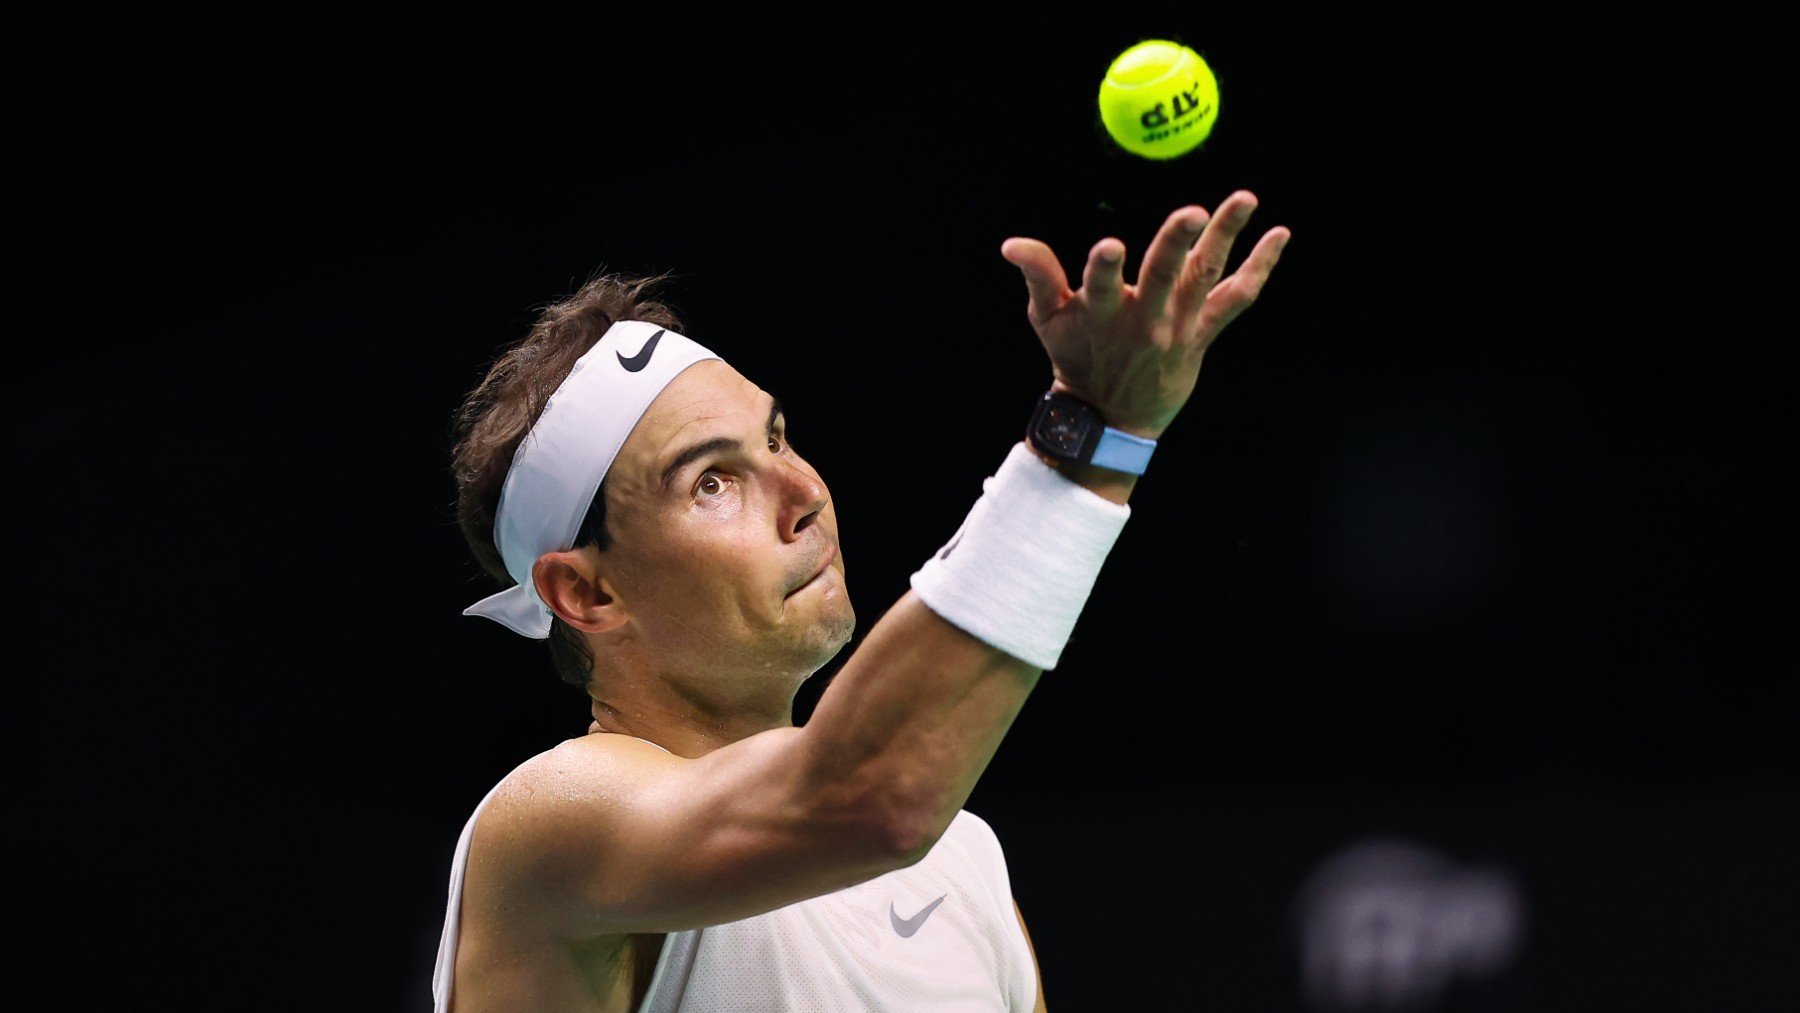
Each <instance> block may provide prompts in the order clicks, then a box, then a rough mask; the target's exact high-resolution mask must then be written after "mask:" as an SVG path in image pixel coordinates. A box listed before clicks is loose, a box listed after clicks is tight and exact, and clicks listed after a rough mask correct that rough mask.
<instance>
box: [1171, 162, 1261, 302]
mask: <svg viewBox="0 0 1800 1013" xmlns="http://www.w3.org/2000/svg"><path fill="white" fill-rule="evenodd" d="M1255 211H1256V195H1255V194H1253V193H1251V192H1250V191H1248V190H1239V191H1237V192H1236V193H1233V194H1232V195H1231V196H1229V197H1227V198H1225V203H1223V204H1221V205H1219V213H1218V214H1216V215H1213V218H1212V221H1210V222H1208V223H1207V225H1206V231H1205V232H1203V233H1201V234H1200V241H1199V242H1197V243H1195V244H1194V248H1193V249H1192V250H1191V251H1189V252H1188V255H1187V261H1186V263H1185V264H1184V265H1183V267H1182V276H1181V280H1180V282H1179V283H1177V287H1176V290H1175V297H1174V300H1173V301H1174V303H1175V312H1176V314H1177V315H1180V316H1184V317H1185V316H1186V315H1188V314H1191V313H1193V312H1194V311H1195V310H1197V309H1199V307H1200V304H1201V303H1202V302H1203V301H1205V299H1206V298H1207V296H1208V294H1209V293H1211V292H1212V290H1213V287H1214V286H1215V285H1217V284H1218V283H1219V279H1220V278H1222V277H1224V276H1225V264H1226V262H1227V261H1228V260H1229V259H1230V258H1231V246H1232V244H1233V243H1235V242H1237V237H1238V233H1240V232H1242V231H1243V230H1244V226H1245V225H1248V224H1249V222H1250V215H1251V214H1252V213H1253V212H1255Z"/></svg>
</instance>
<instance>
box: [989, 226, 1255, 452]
mask: <svg viewBox="0 0 1800 1013" xmlns="http://www.w3.org/2000/svg"><path fill="white" fill-rule="evenodd" d="M1255 210H1256V196H1255V195H1254V194H1252V193H1250V192H1249V191H1248V190H1239V191H1237V192H1236V193H1233V194H1232V195H1231V196H1230V197H1227V198H1226V199H1225V203H1224V204H1221V205H1220V206H1219V213H1218V214H1217V215H1216V216H1211V217H1210V218H1209V216H1208V215H1207V212H1206V209H1205V208H1203V207H1200V206H1199V205H1189V206H1187V207H1184V208H1180V209H1178V210H1176V211H1175V212H1174V213H1173V214H1171V215H1169V217H1168V219H1167V220H1166V221H1164V222H1163V226H1162V228H1161V229H1159V230H1158V231H1157V233H1156V238H1155V239H1153V240H1151V242H1150V249H1149V252H1148V253H1146V254H1145V255H1144V262H1143V265H1142V266H1141V267H1140V268H1139V270H1138V280H1137V284H1135V285H1127V284H1125V282H1124V278H1123V268H1124V263H1125V244H1124V243H1123V242H1121V241H1120V240H1118V239H1114V238H1112V237H1110V236H1109V237H1108V238H1106V239H1102V240H1100V241H1099V242H1098V243H1095V244H1094V247H1093V249H1091V250H1089V251H1088V261H1087V269H1086V270H1085V271H1084V272H1083V274H1082V279H1081V291H1079V292H1071V291H1069V283H1068V279H1067V278H1066V276H1064V274H1063V269H1062V265H1061V264H1060V263H1059V262H1058V261H1057V258H1056V254H1055V253H1053V252H1051V250H1050V247H1049V246H1047V245H1045V244H1044V243H1042V242H1040V241H1039V240H1036V239H1026V238H1023V237H1018V236H1015V237H1013V238H1010V239H1008V240H1007V241H1006V242H1004V243H1001V244H1000V255H1001V256H1002V257H1005V258H1006V260H1007V261H1008V262H1009V263H1012V264H1014V265H1017V266H1018V268H1019V270H1020V271H1021V272H1023V273H1024V275H1025V287H1026V288H1027V289H1029V290H1030V293H1031V299H1030V302H1029V303H1028V304H1027V305H1026V310H1025V312H1026V316H1027V317H1028V318H1029V319H1030V320H1031V325H1032V327H1034V328H1036V329H1037V333H1038V338H1039V340H1041V341H1043V343H1044V350H1045V351H1046V352H1049V353H1050V367H1051V371H1052V372H1053V373H1054V374H1055V379H1054V381H1052V383H1051V388H1052V389H1053V390H1063V391H1067V392H1069V393H1071V394H1074V395H1075V396H1076V397H1079V398H1081V399H1082V400H1083V401H1086V402H1087V403H1089V404H1091V405H1093V406H1094V407H1095V408H1096V409H1098V410H1099V412H1100V415H1101V417H1102V418H1104V419H1105V420H1106V422H1107V424H1108V425H1110V426H1113V427H1114V428H1117V429H1123V430H1124V431H1126V432H1128V433H1132V434H1134V435H1138V436H1146V437H1149V438H1151V439H1156V438H1158V437H1160V436H1161V435H1162V432H1163V430H1164V429H1167V428H1168V426H1169V423H1170V422H1171V421H1173V420H1174V418H1175V415H1176V413H1177V412H1179V411H1180V410H1181V406H1182V405H1184V404H1186V403H1187V399H1188V396H1189V395H1191V394H1192V393H1193V392H1194V383H1195V381H1196V380H1198V378H1199V376H1200V360H1201V358H1202V357H1203V356H1204V355H1205V354H1206V349H1207V347H1208V346H1210V345H1211V344H1212V343H1213V340H1214V339H1216V338H1217V337H1218V336H1219V332H1220V331H1222V330H1224V329H1225V325H1226V324H1229V323H1231V321H1233V320H1235V319H1236V318H1237V315H1238V314H1239V313H1242V312H1244V310H1245V309H1247V308H1248V307H1249V306H1250V304H1251V303H1253V302H1255V301H1256V297H1257V295H1259V294H1260V293H1261V292H1262V287H1263V284H1264V283H1265V282H1267V281H1268V280H1269V272H1270V271H1272V270H1274V268H1275V261H1276V260H1277V259H1279V258H1280V256H1281V251H1282V249H1283V248H1284V247H1285V246H1287V242H1288V238H1289V236H1290V233H1289V232H1288V230H1287V229H1285V228H1282V227H1280V226H1277V227H1275V228H1272V229H1270V230H1269V231H1268V232H1266V233H1264V234H1263V237H1262V238H1261V239H1260V240H1258V241H1257V243H1256V246H1255V248H1254V249H1252V250H1251V251H1250V256H1249V258H1248V259H1247V260H1245V261H1244V263H1243V265H1242V266H1241V267H1239V268H1238V270H1237V271H1236V272H1235V273H1234V274H1232V275H1231V277H1229V278H1225V279H1224V280H1223V281H1221V280H1220V276H1221V275H1223V274H1224V273H1225V261H1226V259H1227V258H1228V257H1229V256H1230V255H1231V244H1232V243H1233V242H1234V241H1235V240H1236V239H1237V236H1238V233H1239V232H1241V231H1242V230H1243V228H1244V225H1245V224H1246V223H1247V222H1248V221H1249V220H1250V213H1251V212H1252V211H1255ZM1202 229H1204V231H1202ZM1196 238H1197V239H1198V241H1197V242H1196ZM1190 246H1191V247H1192V249H1190V248H1189V247H1190Z"/></svg>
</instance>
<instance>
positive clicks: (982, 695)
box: [806, 458, 1136, 852]
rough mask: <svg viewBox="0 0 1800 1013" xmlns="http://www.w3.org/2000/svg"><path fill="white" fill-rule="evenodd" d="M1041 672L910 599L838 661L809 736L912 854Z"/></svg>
mask: <svg viewBox="0 0 1800 1013" xmlns="http://www.w3.org/2000/svg"><path fill="white" fill-rule="evenodd" d="M1040 459H1041V458H1040ZM1046 463H1048V462H1046ZM1063 475H1064V477H1067V478H1069V479H1070V480H1071V481H1074V482H1076V483H1077V484H1080V485H1082V486H1084V487H1085V488H1087V489H1088V490H1089V491H1091V492H1093V493H1095V494H1096V495H1100V496H1103V497H1105V498H1107V499H1108V500H1110V501H1112V502H1114V503H1121V504H1122V503H1124V502H1125V500H1126V499H1127V498H1128V497H1129V496H1130V493H1131V490H1132V488H1133V487H1134V486H1135V484H1136V476H1132V475H1123V474H1120V473H1118V472H1111V471H1107V470H1105V469H1100V468H1086V469H1080V470H1079V471H1077V472H1073V473H1071V472H1068V471H1064V472H1063ZM1042 674H1043V669H1041V668H1039V667H1037V666H1036V665H1034V664H1032V663H1030V662H1028V661H1025V660H1023V659H1021V658H1018V657H1015V656H1013V655H1011V654H1008V653H1007V652H1006V651H1003V650H1001V649H1000V648H997V647H994V646H992V645H990V644H988V643H986V642H985V641H983V640H981V639H979V638H977V637H976V636H974V635H972V634H970V633H968V632H966V631H964V630H963V629H962V628H960V627H959V626H957V625H955V624H954V623H952V622H950V621H949V620H947V619H945V618H943V617H942V616H940V615H938V614H937V613H936V612H934V611H932V609H931V608H930V607H929V606H927V605H926V604H925V602H924V600H923V599H921V598H920V597H919V595H918V593H917V592H916V591H913V590H908V591H907V592H906V593H905V594H904V595H902V596H901V598H900V600H899V601H898V602H896V603H895V604H894V606H893V607H892V608H891V609H889V610H888V611H887V613H886V614H885V615H883V616H882V617H881V619H880V621H879V622H877V623H876V624H875V626H874V627H873V628H872V629H871V630H870V631H869V634H868V636H867V637H865V638H864V640H863V643H862V644H861V646H860V647H859V648H858V649H857V651H856V653H854V654H853V655H851V657H850V658H849V660H848V661H846V662H845V664H844V666H843V668H842V669H841V670H840V671H839V672H838V674H837V676H836V677H835V678H834V679H833V680H832V683H831V686H830V688H829V689H827V690H826V692H825V694H824V696H823V697H822V698H821V699H820V701H819V704H818V707H817V708H816V709H815V710H814V713H813V717H812V720H811V721H810V722H808V724H807V726H806V730H807V733H808V735H810V736H813V737H814V743H813V748H814V749H816V750H817V752H816V753H815V755H816V756H817V757H819V758H820V760H821V762H822V763H824V764H826V765H827V766H829V767H830V768H831V769H833V770H835V771H836V772H837V773H838V774H839V775H840V776H843V777H845V778H850V779H853V780H854V781H855V782H856V783H857V785H858V787H857V790H855V791H854V792H853V793H852V794H853V795H854V797H858V798H862V799H866V800H868V801H869V804H870V805H871V806H873V807H874V808H876V809H877V810H878V812H876V813H874V814H873V816H874V818H876V819H877V820H878V821H879V822H880V823H881V824H882V826H883V827H884V828H885V830H886V832H887V833H888V835H889V837H890V839H892V840H893V841H895V843H896V846H897V847H899V848H901V849H902V850H906V851H909V852H914V851H919V849H922V848H928V847H929V846H930V844H931V843H932V842H934V841H935V840H936V839H937V836H938V835H940V834H941V833H942V832H943V830H944V828H945V827H947V826H948V825H949V822H950V820H951V818H953V817H954V816H955V814H956V812H957V810H958V809H960V808H962V805H963V803H964V802H965V801H967V799H968V797H969V793H970V792H971V791H972V790H973V789H974V787H975V782H976V781H977V780H979V779H980V777H981V774H982V772H983V771H984V770H986V769H987V765H988V762H989V761H990V760H991V759H992V758H993V755H994V752H995V751H996V750H997V749H998V748H999V745H1000V740H1001V739H1003V738H1004V737H1005V736H1006V732H1007V730H1008V729H1010V728H1011V727H1012V723H1013V720H1014V719H1015V718H1016V717H1017V716H1018V713H1019V711H1020V709H1021V708H1023V706H1024V704H1025V698H1026V697H1027V696H1029V695H1030V693H1031V691H1032V689H1033V688H1034V687H1036V685H1037V682H1038V678H1039V677H1040V676H1041V675H1042Z"/></svg>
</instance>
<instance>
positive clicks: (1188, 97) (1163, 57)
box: [1100, 39, 1219, 159]
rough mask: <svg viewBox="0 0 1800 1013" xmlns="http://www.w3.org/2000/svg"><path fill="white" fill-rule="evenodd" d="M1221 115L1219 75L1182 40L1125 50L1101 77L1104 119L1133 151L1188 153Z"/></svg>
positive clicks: (1159, 154) (1171, 155)
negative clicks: (1182, 43) (1103, 77)
mask: <svg viewBox="0 0 1800 1013" xmlns="http://www.w3.org/2000/svg"><path fill="white" fill-rule="evenodd" d="M1218 115H1219V82H1218V79H1217V78H1216V77H1214V76H1213V72H1212V68H1211V67H1209V66H1207V65H1206V61H1205V60H1203V59H1201V58H1200V54H1199V53H1196V52H1194V51H1193V50H1192V49H1189V48H1188V47H1187V46H1184V45H1181V44H1180V43H1176V42H1168V41H1164V40H1161V39H1153V40H1151V41H1149V42H1140V43H1138V44H1137V45H1135V46H1132V47H1131V48H1130V49H1127V50H1126V51H1125V52H1123V53H1120V54H1119V57H1118V59H1116V60H1114V61H1113V62H1112V66H1111V67H1109V68H1107V71H1106V79H1105V80H1103V81H1101V82H1100V121H1101V122H1102V123H1104V124H1105V125H1106V132H1107V133H1108V134H1111V135H1112V139H1113V140H1114V141H1115V142H1117V143H1118V145H1119V147H1121V148H1124V149H1125V150H1126V151H1129V152H1131V153H1132V154H1134V155H1141V156H1143V157H1145V158H1154V159H1167V158H1175V157H1177V156H1179V155H1185V154H1187V153H1188V152H1190V151H1192V150H1194V148H1196V147H1198V146H1199V144H1200V142H1201V141H1204V140H1206V138H1207V135H1209V134H1211V133H1212V127H1213V123H1214V121H1216V120H1217V119H1218Z"/></svg>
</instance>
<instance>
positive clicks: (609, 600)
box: [531, 545, 629, 633]
mask: <svg viewBox="0 0 1800 1013" xmlns="http://www.w3.org/2000/svg"><path fill="white" fill-rule="evenodd" d="M531 579H532V582H533V583H535V584H536V585H537V593H538V597H539V598H542V599H543V600H544V604H545V605H548V606H550V611H551V612H554V613H556V617H557V618H558V619H561V620H562V621H563V622H565V623H568V624H569V625H570V626H573V627H575V628H576V629H578V630H581V631H583V632H586V633H606V632H609V631H611V630H616V629H618V628H619V627H621V626H623V625H625V621H626V619H628V618H629V616H627V615H626V614H625V608H624V606H623V604H621V603H620V601H619V599H618V597H617V596H616V595H614V594H613V588H612V585H611V584H610V583H608V582H607V580H606V578H605V576H604V575H602V574H601V572H600V559H599V553H598V550H596V549H595V548H594V547H593V546H592V545H586V546H583V547H581V548H579V549H570V550H568V551H567V552H546V553H544V554H543V555H541V556H539V557H538V560H537V562H536V563H534V564H532V567H531Z"/></svg>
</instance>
